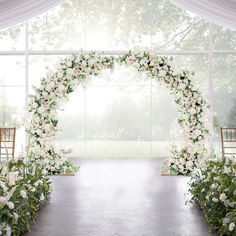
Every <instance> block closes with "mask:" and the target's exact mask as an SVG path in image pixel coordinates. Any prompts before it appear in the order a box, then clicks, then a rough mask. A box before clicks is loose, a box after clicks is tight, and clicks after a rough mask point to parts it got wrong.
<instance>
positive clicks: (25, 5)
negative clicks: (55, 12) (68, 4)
mask: <svg viewBox="0 0 236 236" xmlns="http://www.w3.org/2000/svg"><path fill="white" fill-rule="evenodd" d="M64 1H65V0H0V30H2V29H4V28H7V27H10V26H13V25H16V24H19V23H22V22H24V21H26V20H29V19H30V18H32V17H34V16H37V15H39V14H41V13H43V12H45V11H47V10H49V9H50V8H52V7H55V6H57V5H58V4H60V3H62V2H64Z"/></svg>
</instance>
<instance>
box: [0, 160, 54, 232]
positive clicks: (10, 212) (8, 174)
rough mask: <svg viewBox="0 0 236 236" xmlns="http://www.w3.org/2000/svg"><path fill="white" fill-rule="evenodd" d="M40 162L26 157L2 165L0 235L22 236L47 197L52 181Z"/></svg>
mask: <svg viewBox="0 0 236 236" xmlns="http://www.w3.org/2000/svg"><path fill="white" fill-rule="evenodd" d="M45 174H46V171H44V170H42V168H41V167H39V166H38V165H37V164H34V163H27V164H25V163H24V161H23V160H17V161H10V162H4V163H1V164H0V235H3V236H4V235H6V236H10V235H20V234H21V233H23V232H25V231H28V230H29V227H30V222H31V221H32V220H33V221H35V220H36V217H37V212H38V210H39V208H40V207H41V206H42V205H43V204H44V203H45V202H47V200H48V197H49V194H50V192H51V183H50V181H49V178H48V177H47V176H46V175H45Z"/></svg>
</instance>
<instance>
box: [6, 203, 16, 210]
mask: <svg viewBox="0 0 236 236" xmlns="http://www.w3.org/2000/svg"><path fill="white" fill-rule="evenodd" d="M6 204H7V206H8V207H9V208H10V209H13V208H14V207H15V206H14V203H13V202H7V203H6Z"/></svg>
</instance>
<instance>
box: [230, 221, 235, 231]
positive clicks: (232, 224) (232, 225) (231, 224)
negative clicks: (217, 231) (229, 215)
mask: <svg viewBox="0 0 236 236" xmlns="http://www.w3.org/2000/svg"><path fill="white" fill-rule="evenodd" d="M234 228H235V223H234V222H232V223H230V225H229V231H233V230H234Z"/></svg>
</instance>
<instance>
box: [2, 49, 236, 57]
mask: <svg viewBox="0 0 236 236" xmlns="http://www.w3.org/2000/svg"><path fill="white" fill-rule="evenodd" d="M81 52H82V53H84V54H89V53H91V52H94V51H80V50H79V51H0V55H9V56H10V55H14V56H15V55H26V53H28V55H70V54H80V53H81ZM96 52H97V53H99V54H104V55H123V54H126V53H128V51H105V50H104V51H96ZM150 52H152V53H153V54H155V55H184V54H196V55H198V54H209V53H213V54H236V50H214V51H212V52H211V51H150Z"/></svg>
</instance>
